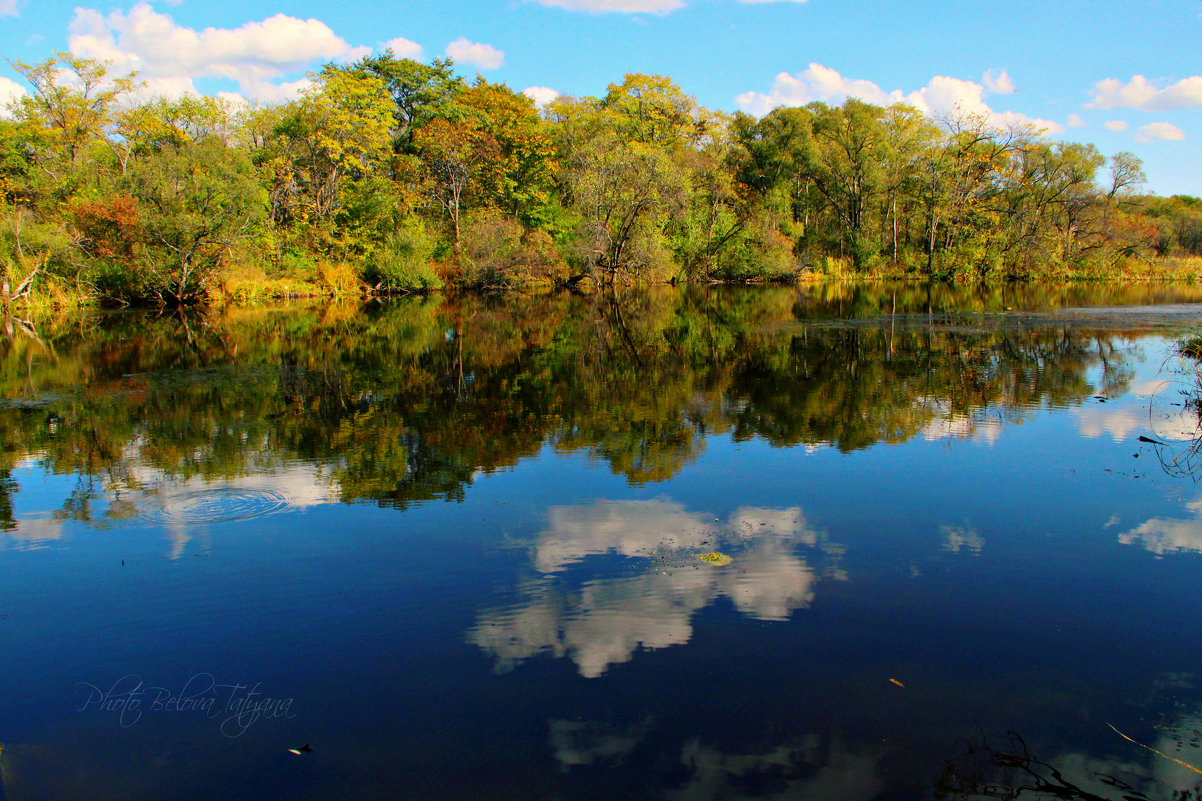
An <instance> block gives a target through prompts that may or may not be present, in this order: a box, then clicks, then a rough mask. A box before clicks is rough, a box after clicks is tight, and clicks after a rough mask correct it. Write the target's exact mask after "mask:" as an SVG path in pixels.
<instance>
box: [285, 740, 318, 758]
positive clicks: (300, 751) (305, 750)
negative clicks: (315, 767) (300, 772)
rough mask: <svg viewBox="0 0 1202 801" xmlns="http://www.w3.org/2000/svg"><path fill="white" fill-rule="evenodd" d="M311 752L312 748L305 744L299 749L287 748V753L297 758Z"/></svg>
mask: <svg viewBox="0 0 1202 801" xmlns="http://www.w3.org/2000/svg"><path fill="white" fill-rule="evenodd" d="M312 750H313V748H312V747H310V745H309V744H308V743H305V744H304V745H302V746H301V747H300V748H289V749H288V753H290V754H296V755H297V756H300V755H301V754H307V753H309V752H310V751H312Z"/></svg>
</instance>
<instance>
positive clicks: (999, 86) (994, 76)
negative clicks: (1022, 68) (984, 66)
mask: <svg viewBox="0 0 1202 801" xmlns="http://www.w3.org/2000/svg"><path fill="white" fill-rule="evenodd" d="M981 83H983V84H985V88H986V89H988V90H989V91H991V92H994V93H996V94H999V95H1012V94H1014V93H1015V92H1017V91H1018V90H1017V89H1015V88H1014V81H1012V80H1010V75H1009V74H1007V72H1006V71H1005V70H1002V71H1001V72H996V73H995V72H994V71H993V70H986V71H985V74H984V75H982V76H981Z"/></svg>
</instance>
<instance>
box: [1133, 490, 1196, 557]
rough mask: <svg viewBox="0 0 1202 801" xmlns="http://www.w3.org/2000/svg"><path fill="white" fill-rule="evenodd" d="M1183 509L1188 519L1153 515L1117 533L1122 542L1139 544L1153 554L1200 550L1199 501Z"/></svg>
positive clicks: (1190, 503)
mask: <svg viewBox="0 0 1202 801" xmlns="http://www.w3.org/2000/svg"><path fill="white" fill-rule="evenodd" d="M1185 508H1186V509H1187V510H1189V511H1190V512H1192V513H1193V515H1194V516H1193V517H1189V518H1166V517H1154V518H1152V519H1151V520H1148V521H1146V522H1144V523H1141V524H1140V525H1138V526H1136V527H1135V528H1133V529H1131V530H1129V531H1125V532H1123V533H1122V534H1120V535H1119V542H1120V543H1122V544H1123V545H1139V546H1142V547H1143V548H1144V549H1145V550H1147V551H1151V552H1152V553H1154V554H1158V555H1164V554H1170V553H1180V552H1181V551H1202V500H1196V501H1191V502H1189V503H1187V504H1185Z"/></svg>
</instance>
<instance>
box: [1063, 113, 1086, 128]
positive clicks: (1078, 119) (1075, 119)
mask: <svg viewBox="0 0 1202 801" xmlns="http://www.w3.org/2000/svg"><path fill="white" fill-rule="evenodd" d="M1067 124H1068V127H1070V128H1086V127H1088V126H1089V123H1088V122H1086V121H1085V119H1084V118H1083V117H1082V116H1081V115H1080V114H1069V115H1068V121H1067Z"/></svg>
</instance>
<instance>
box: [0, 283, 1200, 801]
mask: <svg viewBox="0 0 1202 801" xmlns="http://www.w3.org/2000/svg"><path fill="white" fill-rule="evenodd" d="M1199 328H1202V287H1198V286H1192V285H1163V286H1162V285H1138V286H1106V285H1097V286H1054V285H1039V286H1017V287H1016V286H1003V287H995V288H991V289H988V290H976V289H959V288H950V287H947V286H933V287H927V286H922V285H897V286H893V285H868V286H865V285H851V284H847V285H843V284H833V285H823V286H816V287H804V286H803V287H765V288H698V287H692V288H684V289H674V288H661V289H647V290H638V291H636V290H630V291H626V292H619V293H616V294H608V295H606V294H598V295H593V296H580V295H571V294H564V295H558V296H551V297H513V298H494V297H481V296H464V297H454V296H447V297H440V296H435V297H423V298H409V299H400V300H394V301H390V302H387V303H384V302H381V303H371V304H367V305H359V304H352V305H334V306H329V307H313V308H308V307H291V308H268V309H235V310H230V311H227V312H210V313H207V314H194V313H187V314H185V313H163V314H158V315H155V314H147V313H139V312H111V313H96V314H93V315H89V316H82V317H77V318H72V317H68V318H63V319H60V320H55V321H48V322H45V323H42V324H39V325H38V326H37V327H36V328H32V327H29V326H26V325H24V324H22V323H21V322H20V321H12V320H10V321H8V322H7V323H6V329H7V332H6V334H4V335H3V336H0V340H2V342H3V344H2V345H0V435H2V437H3V455H2V458H0V588H2V589H3V594H2V595H0V653H2V654H3V658H2V659H0V742H3V744H4V747H3V752H2V753H0V798H3V799H5V801H18V799H21V800H23V799H58V800H60V801H61V800H63V799H108V798H112V799H161V798H171V799H212V798H223V799H254V801H268V800H270V799H327V798H337V799H377V798H404V799H440V800H442V801H445V800H447V799H498V800H499V799H616V798H629V799H697V800H698V801H701V800H709V799H714V800H716V799H742V798H775V799H785V798H788V799H802V798H804V799H870V798H882V799H884V798H890V799H922V798H934V797H940V798H990V797H999V798H1012V797H1016V796H1015V794H1016V793H1017V792H1019V790H1020V789H1021V790H1022V793H1023V794H1022V797H1023V798H1053V797H1055V798H1094V799H1096V798H1099V797H1100V798H1113V799H1120V798H1126V799H1145V798H1146V799H1174V798H1178V797H1179V795H1180V793H1182V792H1193V791H1194V789H1195V788H1196V787H1197V786H1198V785H1199V783H1200V782H1202V774H1199V773H1198V770H1197V769H1199V768H1202V642H1200V640H1199V637H1198V625H1199V621H1200V620H1202V592H1200V590H1202V562H1200V561H1199V556H1200V555H1202V486H1200V485H1199V484H1198V483H1197V480H1198V477H1199V476H1200V475H1202V458H1200V457H1199V455H1198V454H1197V452H1196V450H1195V447H1196V438H1197V437H1198V435H1199V431H1198V416H1197V414H1196V412H1195V407H1194V406H1192V405H1191V400H1192V398H1193V397H1194V394H1193V393H1195V392H1197V391H1198V379H1197V376H1196V365H1194V364H1193V363H1192V362H1189V361H1188V360H1186V361H1183V360H1182V359H1181V358H1180V357H1178V356H1177V354H1176V349H1175V348H1176V344H1177V342H1178V341H1179V340H1180V339H1181V338H1182V337H1184V336H1186V335H1187V334H1190V333H1192V332H1196V331H1198V330H1199ZM1023 788H1026V789H1023ZM1189 797H1191V798H1192V797H1194V796H1193V795H1190V796H1189Z"/></svg>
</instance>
